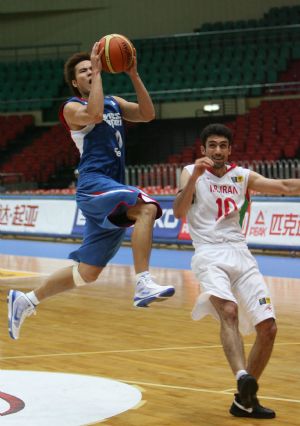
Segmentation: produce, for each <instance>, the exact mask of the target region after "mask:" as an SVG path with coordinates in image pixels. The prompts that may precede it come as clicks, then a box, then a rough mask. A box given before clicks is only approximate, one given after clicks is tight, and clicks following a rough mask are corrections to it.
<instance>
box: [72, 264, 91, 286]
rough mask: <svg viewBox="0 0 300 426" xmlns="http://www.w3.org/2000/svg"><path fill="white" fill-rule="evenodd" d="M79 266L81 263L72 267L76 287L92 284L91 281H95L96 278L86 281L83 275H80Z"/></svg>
mask: <svg viewBox="0 0 300 426" xmlns="http://www.w3.org/2000/svg"><path fill="white" fill-rule="evenodd" d="M78 266H79V265H74V266H73V268H72V273H73V281H74V284H75V286H76V287H82V286H84V285H87V284H90V283H91V282H93V281H95V280H96V278H95V279H93V280H91V281H85V280H84V279H83V278H82V276H81V275H80V272H79V270H78Z"/></svg>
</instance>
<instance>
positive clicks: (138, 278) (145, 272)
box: [135, 271, 149, 283]
mask: <svg viewBox="0 0 300 426" xmlns="http://www.w3.org/2000/svg"><path fill="white" fill-rule="evenodd" d="M148 274H149V271H144V272H140V273H139V274H136V276H135V279H136V282H137V283H138V282H139V280H140V278H142V277H144V276H145V275H148Z"/></svg>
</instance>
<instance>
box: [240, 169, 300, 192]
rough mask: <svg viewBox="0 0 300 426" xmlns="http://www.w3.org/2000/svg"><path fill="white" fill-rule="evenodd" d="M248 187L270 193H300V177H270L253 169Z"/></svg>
mask: <svg viewBox="0 0 300 426" xmlns="http://www.w3.org/2000/svg"><path fill="white" fill-rule="evenodd" d="M248 188H249V189H252V190H253V191H257V192H261V193H263V194H270V195H272V194H274V195H300V179H268V178H265V177H264V176H262V175H260V174H259V173H256V172H253V171H251V172H250V175H249V181H248Z"/></svg>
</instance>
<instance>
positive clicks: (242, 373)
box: [235, 370, 248, 380]
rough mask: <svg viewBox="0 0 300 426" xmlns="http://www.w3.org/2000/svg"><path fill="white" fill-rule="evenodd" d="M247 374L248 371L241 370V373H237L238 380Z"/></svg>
mask: <svg viewBox="0 0 300 426" xmlns="http://www.w3.org/2000/svg"><path fill="white" fill-rule="evenodd" d="M245 374H248V373H247V371H246V370H239V371H238V372H237V373H236V375H235V377H236V380H239V379H240V378H241V377H242V376H244V375H245Z"/></svg>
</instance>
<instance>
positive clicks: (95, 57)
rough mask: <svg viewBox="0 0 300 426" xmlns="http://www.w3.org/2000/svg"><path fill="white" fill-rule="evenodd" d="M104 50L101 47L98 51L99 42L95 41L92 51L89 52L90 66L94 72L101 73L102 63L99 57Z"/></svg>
mask: <svg viewBox="0 0 300 426" xmlns="http://www.w3.org/2000/svg"><path fill="white" fill-rule="evenodd" d="M103 51H104V48H103V47H102V48H101V49H100V43H99V41H96V43H95V44H94V46H93V48H92V51H91V64H92V70H93V71H95V72H101V71H102V62H101V56H102V54H103Z"/></svg>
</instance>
